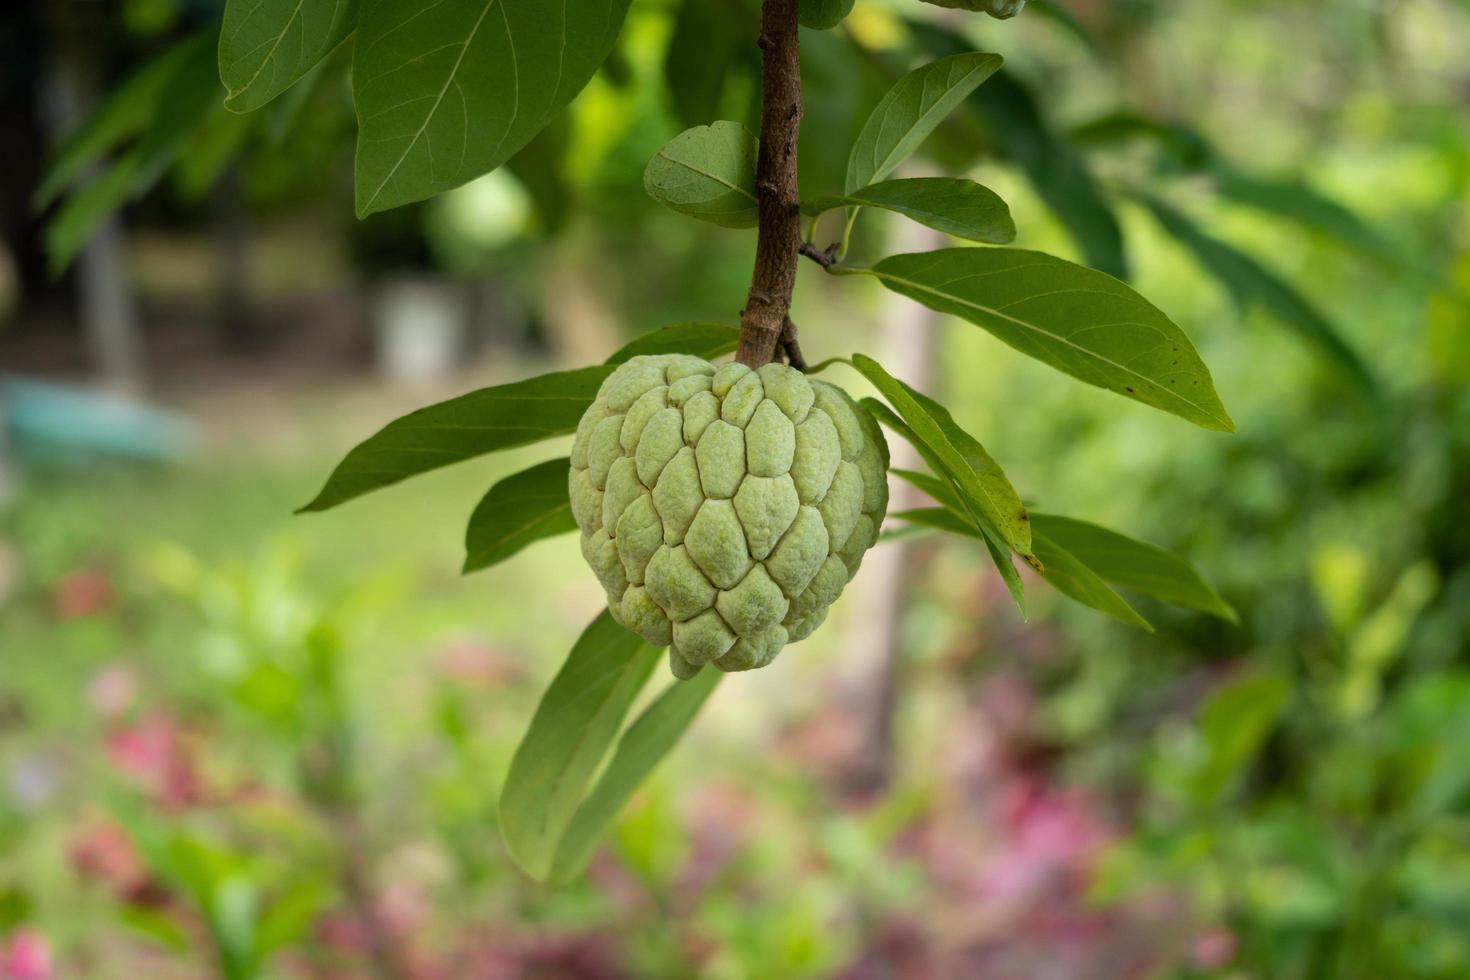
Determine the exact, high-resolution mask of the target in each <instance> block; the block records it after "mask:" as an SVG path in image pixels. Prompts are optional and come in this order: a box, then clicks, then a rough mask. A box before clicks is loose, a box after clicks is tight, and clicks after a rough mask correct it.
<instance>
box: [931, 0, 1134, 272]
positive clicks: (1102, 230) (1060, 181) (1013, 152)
mask: <svg viewBox="0 0 1470 980" xmlns="http://www.w3.org/2000/svg"><path fill="white" fill-rule="evenodd" d="M907 24H908V27H909V29H910V30H911V31H912V32H913V34H914V37H915V39H916V40H917V41H918V42H919V43H920V44H921V45H922V46H923V48H924V49H925V50H927V51H930V52H931V53H933V54H935V55H940V56H942V55H953V54H956V53H958V52H962V51H967V50H969V47H970V43H969V41H968V40H966V39H965V38H964V37H963V36H961V35H960V34H958V33H956V32H955V31H953V30H949V29H946V28H943V27H939V26H937V25H936V24H934V23H931V22H927V21H920V20H914V19H910V20H908V21H907ZM968 108H969V109H970V110H971V111H973V112H974V113H975V114H976V115H978V116H979V117H980V121H981V122H982V124H983V126H984V129H985V133H986V134H987V135H988V136H989V138H990V140H991V141H992V143H993V147H994V148H995V149H997V150H999V151H1000V153H1001V154H1002V155H1003V156H1005V157H1007V158H1008V159H1010V160H1012V161H1014V162H1015V163H1016V165H1017V166H1019V167H1020V168H1021V169H1022V170H1023V171H1024V172H1025V174H1026V177H1027V178H1028V179H1029V180H1030V181H1031V184H1032V186H1034V187H1035V188H1036V192H1037V194H1039V195H1040V196H1041V199H1042V200H1043V201H1045V202H1046V205H1047V207H1049V208H1051V209H1052V211H1053V212H1054V213H1055V214H1056V216H1057V217H1058V218H1059V219H1060V220H1061V221H1062V223H1063V224H1065V225H1066V226H1067V228H1068V229H1069V230H1070V231H1071V232H1072V235H1073V237H1074V238H1076V239H1077V243H1078V244H1079V245H1080V246H1081V247H1082V251H1083V253H1084V254H1085V255H1086V257H1087V264H1088V265H1090V266H1092V267H1093V268H1095V269H1100V270H1101V271H1103V272H1106V273H1108V274H1109V275H1112V276H1117V277H1118V278H1119V279H1127V278H1128V259H1127V255H1126V254H1125V253H1124V249H1123V231H1122V228H1121V227H1120V226H1119V225H1118V219H1117V217H1116V216H1115V215H1114V214H1113V208H1112V205H1111V204H1110V203H1109V201H1108V199H1107V197H1106V196H1105V195H1104V194H1103V192H1102V189H1101V188H1100V187H1099V186H1098V183H1097V181H1096V179H1094V177H1093V175H1092V171H1091V170H1090V169H1089V168H1088V166H1087V161H1086V160H1085V159H1084V158H1083V157H1082V154H1081V153H1080V152H1078V150H1077V148H1076V147H1074V146H1073V145H1072V144H1071V143H1069V142H1067V141H1066V140H1065V139H1062V138H1061V137H1059V136H1058V135H1057V134H1056V133H1055V132H1054V131H1053V129H1052V126H1051V124H1050V122H1049V121H1048V120H1047V119H1046V117H1045V116H1043V115H1042V112H1041V107H1040V105H1039V104H1038V100H1037V98H1036V95H1035V94H1034V93H1033V92H1032V91H1031V89H1030V88H1028V87H1027V85H1026V84H1025V83H1024V82H1022V81H1021V80H1020V79H1019V78H1017V77H1016V75H1015V74H1014V73H1013V72H1009V71H1000V72H997V73H996V74H995V77H994V78H992V79H991V80H990V82H989V84H986V85H983V86H981V87H980V88H979V89H977V90H976V91H975V92H974V93H973V94H972V95H971V96H970V98H969V105H968Z"/></svg>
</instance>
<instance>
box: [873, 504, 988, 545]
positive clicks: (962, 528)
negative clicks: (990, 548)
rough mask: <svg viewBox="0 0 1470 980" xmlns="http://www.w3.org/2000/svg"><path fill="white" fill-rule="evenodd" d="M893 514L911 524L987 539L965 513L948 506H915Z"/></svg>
mask: <svg viewBox="0 0 1470 980" xmlns="http://www.w3.org/2000/svg"><path fill="white" fill-rule="evenodd" d="M891 516H892V517H894V518H896V519H898V520H900V521H907V522H908V523H910V524H920V525H923V526H924V527H932V528H933V529H934V530H936V531H944V532H945V533H947V534H958V535H960V536H961V537H965V538H975V539H976V540H977V541H981V540H984V539H985V535H984V534H983V533H982V532H981V531H980V529H979V528H978V527H976V526H975V525H974V524H972V523H970V521H969V520H967V519H966V518H965V516H964V515H963V514H958V513H956V512H955V511H953V510H950V509H949V508H948V507H915V508H913V509H911V510H900V511H897V512H895V513H894V514H892V515H891Z"/></svg>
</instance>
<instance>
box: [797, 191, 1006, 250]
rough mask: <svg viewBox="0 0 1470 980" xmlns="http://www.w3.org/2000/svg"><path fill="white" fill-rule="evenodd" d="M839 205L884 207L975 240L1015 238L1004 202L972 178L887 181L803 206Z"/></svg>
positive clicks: (817, 210)
mask: <svg viewBox="0 0 1470 980" xmlns="http://www.w3.org/2000/svg"><path fill="white" fill-rule="evenodd" d="M841 207H874V208H882V209H884V210H886V211H893V212H895V213H897V214H901V215H903V216H904V217H907V218H911V219H913V220H914V221H917V222H919V223H920V224H922V225H927V226H928V227H930V228H933V229H935V230H936V231H942V232H944V233H945V234H947V235H954V236H955V237H956V238H965V239H968V240H970V241H972V242H987V243H989V244H992V245H1004V244H1006V243H1007V242H1010V241H1012V240H1013V239H1014V238H1015V237H1016V225H1015V222H1014V221H1012V220H1011V210H1010V208H1008V207H1007V206H1006V202H1005V201H1003V200H1001V199H1000V195H998V194H996V193H995V192H994V191H992V190H991V189H990V188H988V187H986V186H984V185H983V184H977V183H976V182H975V181H973V180H964V179H959V178H954V177H909V178H904V179H900V180H885V181H881V182H879V183H877V184H870V185H869V186H867V187H863V188H859V189H858V190H856V191H853V192H852V193H851V194H845V195H841V196H828V197H819V198H817V199H816V200H814V201H812V202H811V204H810V205H808V206H806V207H804V208H803V210H805V211H807V213H809V214H821V213H823V212H825V211H831V210H834V209H836V208H841Z"/></svg>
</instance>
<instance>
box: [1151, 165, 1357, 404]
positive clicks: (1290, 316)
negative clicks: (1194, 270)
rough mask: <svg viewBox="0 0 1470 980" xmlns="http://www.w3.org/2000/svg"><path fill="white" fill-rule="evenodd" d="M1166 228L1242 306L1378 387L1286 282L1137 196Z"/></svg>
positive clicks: (1351, 374)
mask: <svg viewBox="0 0 1470 980" xmlns="http://www.w3.org/2000/svg"><path fill="white" fill-rule="evenodd" d="M1135 197H1137V198H1138V199H1139V200H1140V201H1142V202H1143V204H1144V205H1145V206H1146V207H1147V208H1148V209H1149V210H1150V211H1151V212H1152V213H1153V215H1154V217H1155V218H1156V219H1157V220H1158V222H1159V225H1160V227H1162V228H1163V229H1164V230H1165V231H1166V232H1168V233H1169V234H1170V235H1171V236H1172V237H1173V238H1174V239H1175V240H1176V241H1178V242H1179V243H1180V244H1181V245H1183V246H1184V247H1185V248H1187V249H1189V251H1190V252H1191V253H1192V254H1193V255H1194V257H1195V258H1196V259H1197V260H1199V263H1200V265H1202V266H1203V267H1204V268H1205V269H1206V271H1208V272H1209V273H1210V274H1211V275H1213V276H1214V277H1215V278H1217V279H1219V280H1220V282H1221V283H1222V284H1223V285H1224V286H1225V288H1226V289H1228V290H1229V291H1230V295H1231V296H1232V297H1234V299H1235V301H1236V303H1237V304H1239V305H1240V306H1241V307H1249V306H1252V305H1255V304H1259V305H1261V306H1263V307H1265V308H1266V309H1268V310H1270V311H1271V312H1272V313H1273V314H1274V315H1275V316H1276V317H1277V318H1278V319H1279V320H1280V321H1281V322H1282V323H1284V324H1286V325H1287V326H1288V327H1291V328H1292V329H1293V330H1295V331H1296V332H1297V333H1299V334H1301V335H1302V336H1303V337H1304V338H1306V339H1307V340H1308V341H1310V342H1311V343H1312V344H1314V345H1315V346H1316V347H1317V348H1318V349H1320V350H1321V351H1322V352H1323V353H1324V354H1326V355H1327V356H1328V357H1329V358H1330V359H1331V360H1332V361H1333V362H1334V363H1335V364H1337V366H1338V367H1339V368H1341V369H1342V370H1343V371H1344V372H1345V373H1346V374H1347V375H1348V376H1349V377H1350V378H1352V379H1353V380H1354V381H1355V382H1356V383H1358V384H1359V385H1361V386H1363V387H1364V388H1368V389H1371V388H1373V387H1375V383H1374V380H1373V375H1372V374H1371V373H1370V372H1369V371H1368V366H1367V365H1366V364H1364V363H1363V360H1362V358H1360V357H1359V356H1358V353H1357V352H1356V351H1355V350H1353V349H1352V348H1351V347H1350V346H1348V343H1347V341H1345V340H1343V339H1342V336H1341V335H1340V334H1338V332H1337V330H1336V328H1334V327H1333V326H1332V324H1331V323H1330V322H1329V321H1328V320H1327V318H1326V317H1325V316H1323V315H1322V313H1321V312H1319V311H1318V310H1317V308H1316V307H1315V306H1313V305H1312V304H1311V303H1310V302H1308V301H1307V299H1306V298H1305V297H1303V296H1302V295H1301V294H1300V293H1298V292H1297V291H1296V290H1295V289H1293V288H1292V287H1291V286H1290V285H1289V284H1287V283H1286V281H1285V280H1283V279H1281V278H1280V277H1279V276H1277V275H1276V274H1275V273H1273V272H1271V271H1270V270H1269V269H1267V268H1266V267H1265V266H1263V265H1262V264H1261V263H1259V262H1257V261H1256V260H1255V259H1253V258H1251V257H1250V256H1249V255H1246V254H1245V253H1244V252H1242V251H1240V250H1239V249H1237V248H1235V247H1233V246H1231V245H1227V244H1226V243H1225V242H1222V241H1220V240H1219V239H1218V238H1213V237H1211V236H1209V235H1207V234H1205V233H1204V232H1203V231H1201V230H1200V229H1199V228H1198V227H1196V225H1195V224H1194V222H1192V221H1190V220H1189V218H1187V217H1185V215H1184V214H1183V213H1182V212H1180V211H1179V210H1177V209H1175V208H1174V207H1172V206H1170V205H1168V204H1165V203H1164V202H1163V201H1161V200H1159V199H1158V198H1155V197H1152V196H1150V195H1146V194H1136V195H1135Z"/></svg>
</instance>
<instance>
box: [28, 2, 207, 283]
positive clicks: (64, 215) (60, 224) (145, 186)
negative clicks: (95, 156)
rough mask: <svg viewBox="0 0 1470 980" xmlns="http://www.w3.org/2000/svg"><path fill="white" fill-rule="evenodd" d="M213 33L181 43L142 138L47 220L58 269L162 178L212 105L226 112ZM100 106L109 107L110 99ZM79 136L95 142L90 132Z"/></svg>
mask: <svg viewBox="0 0 1470 980" xmlns="http://www.w3.org/2000/svg"><path fill="white" fill-rule="evenodd" d="M214 39H215V29H213V28H211V29H208V30H206V31H204V32H202V33H200V34H197V35H195V36H194V37H192V38H190V39H189V40H188V41H186V42H184V43H183V44H182V45H180V48H181V49H182V51H183V55H182V57H180V58H179V59H178V60H177V61H172V62H171V65H172V68H171V70H170V71H169V73H168V75H167V77H166V78H165V79H164V87H163V90H162V91H161V92H158V93H156V94H157V96H158V102H157V104H156V105H155V106H154V108H153V113H152V115H151V116H150V118H149V120H148V122H147V124H146V128H145V129H144V130H143V131H142V133H141V135H140V136H139V138H138V140H137V142H136V143H134V144H133V145H132V146H131V147H130V148H129V149H128V150H127V152H126V153H124V154H123V155H122V156H121V157H119V158H118V160H117V161H116V162H115V163H113V164H112V166H110V167H108V168H107V169H106V170H104V171H103V173H102V174H101V175H100V176H98V177H97V178H96V179H95V180H93V181H92V182H90V183H88V184H87V185H85V186H84V187H82V188H81V189H80V190H78V191H77V192H76V193H75V194H73V195H72V197H71V198H70V199H69V200H68V201H67V202H66V203H65V204H64V205H63V206H62V207H61V208H60V209H59V210H58V211H57V213H56V215H55V216H54V217H53V218H52V219H51V221H50V222H49V223H48V224H47V228H46V235H45V238H46V251H47V254H48V257H49V259H50V265H51V270H52V272H53V273H56V274H58V275H59V274H60V273H61V272H62V271H63V270H64V269H65V268H66V267H67V266H68V265H69V264H70V263H71V261H72V259H74V258H75V257H76V255H77V253H78V252H80V251H81V249H82V248H83V247H84V246H85V245H86V244H87V241H88V240H89V239H90V238H91V237H92V234H93V232H95V231H96V229H97V226H98V225H99V224H101V222H102V221H103V220H105V219H106V218H107V216H108V215H110V214H111V213H113V212H114V211H116V210H117V209H118V208H120V207H122V206H123V205H124V204H126V203H128V202H129V201H131V200H135V199H137V198H139V197H141V196H142V195H143V194H144V193H146V192H147V191H148V190H149V189H150V188H152V187H153V185H155V184H156V183H158V181H159V179H160V178H161V177H162V176H163V174H164V173H165V172H166V171H167V170H168V168H169V166H170V165H171V164H172V163H173V162H174V161H175V160H176V159H177V158H178V156H179V154H180V153H182V152H183V150H184V148H185V147H186V146H187V145H188V143H189V141H190V139H191V138H192V137H193V136H194V135H195V134H196V131H198V129H199V127H200V126H201V125H202V124H203V123H204V122H205V120H206V119H207V118H208V117H209V115H210V113H211V112H212V111H219V112H223V110H222V109H220V108H219V93H220V87H219V80H218V78H216V77H215V68H214ZM99 112H104V113H106V112H109V109H108V105H107V104H104V107H103V109H101V110H99ZM104 128H106V127H104ZM84 129H86V126H84ZM78 138H79V139H81V140H82V141H83V142H91V141H90V140H89V139H88V138H87V137H85V134H82V135H79V137H78ZM95 145H96V144H93V147H89V148H88V149H87V150H86V153H82V154H81V156H86V155H87V154H88V153H90V152H91V149H92V148H94V147H95ZM62 159H65V160H68V161H74V160H76V159H78V156H77V155H76V153H75V152H73V153H68V152H67V151H63V157H62Z"/></svg>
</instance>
